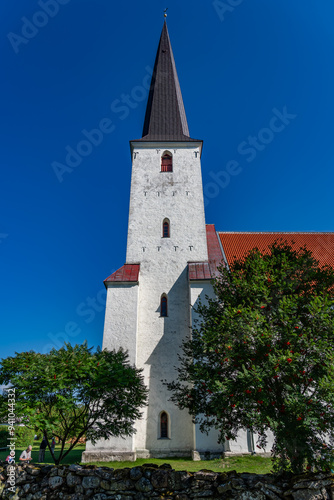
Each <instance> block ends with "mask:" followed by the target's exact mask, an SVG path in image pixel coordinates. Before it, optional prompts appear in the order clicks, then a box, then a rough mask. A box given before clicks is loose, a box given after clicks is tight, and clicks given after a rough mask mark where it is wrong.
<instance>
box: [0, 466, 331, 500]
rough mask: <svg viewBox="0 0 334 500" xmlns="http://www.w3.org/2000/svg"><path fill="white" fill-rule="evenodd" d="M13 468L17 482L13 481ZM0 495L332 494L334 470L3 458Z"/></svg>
mask: <svg viewBox="0 0 334 500" xmlns="http://www.w3.org/2000/svg"><path fill="white" fill-rule="evenodd" d="M10 472H15V486H14V488H13V489H11V490H10V489H9V488H10V487H11V485H10V481H11V479H12V480H13V474H10ZM0 498H3V499H7V498H8V499H9V498H10V499H14V500H16V499H19V498H24V499H26V500H35V499H38V500H48V499H50V500H52V499H64V500H67V499H68V500H70V499H73V500H84V499H86V498H87V499H88V498H92V499H95V500H109V499H110V500H145V499H146V498H155V499H165V500H190V499H196V500H207V499H238V500H267V499H269V500H278V499H285V500H334V476H332V475H331V474H325V473H324V474H317V475H314V474H307V475H306V474H305V475H302V476H298V477H297V476H296V477H293V478H290V479H279V478H277V477H275V476H273V475H270V474H263V475H257V474H248V473H243V474H237V473H236V472H235V471H231V472H227V473H216V472H212V471H208V470H202V471H199V472H194V473H190V472H186V471H175V470H172V469H171V468H170V465H168V464H165V465H162V466H160V467H158V466H157V465H155V464H146V465H143V466H141V467H134V468H132V469H130V468H127V469H115V470H114V469H112V468H109V467H96V466H80V465H70V466H58V467H56V466H42V465H33V464H24V465H16V466H15V470H14V469H12V470H11V469H10V466H8V465H7V464H5V463H0Z"/></svg>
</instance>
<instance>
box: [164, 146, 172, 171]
mask: <svg viewBox="0 0 334 500" xmlns="http://www.w3.org/2000/svg"><path fill="white" fill-rule="evenodd" d="M161 172H173V156H172V154H171V153H170V152H169V151H165V152H164V154H163V155H162V157H161Z"/></svg>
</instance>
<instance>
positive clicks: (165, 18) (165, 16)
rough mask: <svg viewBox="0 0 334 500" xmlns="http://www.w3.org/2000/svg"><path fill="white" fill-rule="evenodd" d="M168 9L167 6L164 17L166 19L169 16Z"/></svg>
mask: <svg viewBox="0 0 334 500" xmlns="http://www.w3.org/2000/svg"><path fill="white" fill-rule="evenodd" d="M167 10H168V7H167V9H165V10H164V18H165V19H166V17H167Z"/></svg>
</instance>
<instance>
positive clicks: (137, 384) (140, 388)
mask: <svg viewBox="0 0 334 500" xmlns="http://www.w3.org/2000/svg"><path fill="white" fill-rule="evenodd" d="M0 384H10V385H11V388H12V390H13V389H15V413H16V416H17V417H19V418H21V422H22V423H23V424H25V425H26V426H27V427H29V428H32V429H34V430H35V431H41V433H42V434H43V435H45V437H46V438H47V441H48V447H49V449H50V444H51V443H50V441H51V439H50V438H51V436H56V437H58V439H59V441H60V444H61V450H60V453H59V456H58V457H57V458H56V457H55V456H54V455H53V459H54V461H55V463H56V464H59V463H60V462H61V461H62V460H63V458H64V457H65V456H66V455H67V454H68V453H69V452H70V451H71V450H72V449H73V448H74V446H75V445H76V444H77V443H78V441H79V439H80V438H82V437H83V436H86V438H87V439H89V440H91V441H92V442H93V443H95V442H96V441H97V440H98V439H108V438H110V437H112V436H128V435H131V434H132V433H133V432H135V430H134V422H135V420H136V419H138V418H140V417H141V413H140V410H139V409H140V408H141V407H142V406H144V405H145V404H146V399H147V389H146V387H145V385H144V383H143V377H142V375H141V370H138V369H136V368H135V367H134V366H131V365H130V364H129V361H128V355H127V353H126V352H124V351H122V350H119V351H117V352H116V351H107V350H103V351H101V350H99V349H98V350H97V351H96V352H94V353H93V352H92V348H90V349H89V348H88V347H87V344H86V343H84V344H83V345H76V346H74V347H72V346H71V345H70V344H65V346H64V347H62V348H61V349H59V350H56V349H53V350H52V351H51V352H50V353H49V354H39V353H35V352H34V351H30V352H22V353H16V355H15V356H14V357H9V358H6V359H3V360H2V361H1V363H0ZM11 394H13V391H12V392H11ZM8 401H9V400H7V398H6V394H4V395H3V396H2V397H1V399H0V417H1V418H2V419H3V420H4V421H6V420H7V415H8ZM11 401H12V400H11ZM73 438H74V439H73ZM71 439H72V442H71V444H70V445H69V446H68V448H66V447H65V444H66V442H67V441H69V440H71ZM50 451H51V449H50Z"/></svg>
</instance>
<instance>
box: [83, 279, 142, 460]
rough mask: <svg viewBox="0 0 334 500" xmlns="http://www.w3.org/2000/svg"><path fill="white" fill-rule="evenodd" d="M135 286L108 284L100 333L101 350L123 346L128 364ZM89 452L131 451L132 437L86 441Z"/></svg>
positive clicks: (133, 339)
mask: <svg viewBox="0 0 334 500" xmlns="http://www.w3.org/2000/svg"><path fill="white" fill-rule="evenodd" d="M138 288H139V287H138V285H137V284H133V283H129V284H126V283H124V284H118V283H108V291H107V303H106V313H105V321H104V333H103V345H102V348H103V349H108V350H110V351H111V350H113V349H116V350H118V349H119V348H120V347H124V349H127V350H128V352H129V359H130V363H131V364H135V363H136V357H137V311H138ZM86 450H87V451H88V452H89V451H98V450H99V451H110V450H113V452H119V451H121V452H127V451H131V452H133V451H135V436H127V437H126V438H121V437H115V438H112V439H109V440H104V439H103V440H100V441H98V442H97V443H96V445H95V446H93V445H92V443H91V442H90V441H88V442H87V444H86Z"/></svg>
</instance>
